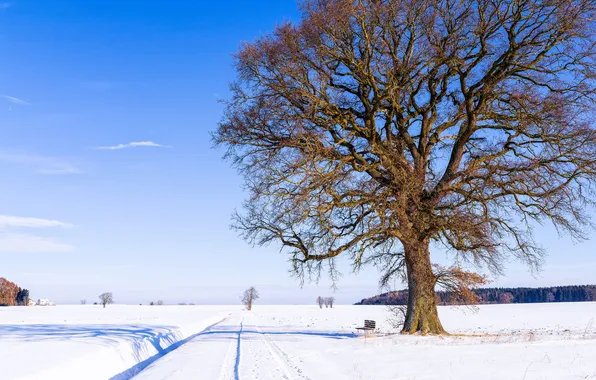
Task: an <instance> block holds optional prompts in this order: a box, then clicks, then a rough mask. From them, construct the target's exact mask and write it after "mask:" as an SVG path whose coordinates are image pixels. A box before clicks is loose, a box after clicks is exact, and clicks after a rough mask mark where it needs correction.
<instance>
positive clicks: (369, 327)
mask: <svg viewBox="0 0 596 380" xmlns="http://www.w3.org/2000/svg"><path fill="white" fill-rule="evenodd" d="M376 328H377V322H376V321H373V320H370V319H365V320H364V327H356V330H364V332H365V333H368V332H369V331H375V329H376Z"/></svg>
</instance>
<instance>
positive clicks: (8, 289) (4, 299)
mask: <svg viewBox="0 0 596 380" xmlns="http://www.w3.org/2000/svg"><path fill="white" fill-rule="evenodd" d="M28 304H29V290H27V289H21V288H20V287H18V286H17V284H15V283H14V282H11V281H8V280H7V279H5V278H4V277H0V306H27V305H28Z"/></svg>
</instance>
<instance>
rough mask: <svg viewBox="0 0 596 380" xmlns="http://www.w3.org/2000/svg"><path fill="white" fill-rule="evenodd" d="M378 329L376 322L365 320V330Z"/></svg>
mask: <svg viewBox="0 0 596 380" xmlns="http://www.w3.org/2000/svg"><path fill="white" fill-rule="evenodd" d="M376 327H377V322H376V321H372V320H370V319H365V320H364V328H365V329H375V328H376Z"/></svg>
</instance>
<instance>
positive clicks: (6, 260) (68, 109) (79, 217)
mask: <svg viewBox="0 0 596 380" xmlns="http://www.w3.org/2000/svg"><path fill="white" fill-rule="evenodd" d="M298 19H299V13H298V9H297V5H296V2H295V1H294V0H274V1H240V0H236V1H227V2H213V1H209V2H207V1H200V0H199V1H189V0H188V1H187V0H171V1H146V0H88V1H72V0H14V1H8V2H2V1H0V51H2V57H1V58H0V176H1V177H0V178H2V185H1V186H0V276H2V277H6V278H7V279H9V280H11V281H13V282H16V283H17V284H18V285H20V286H21V287H23V288H27V289H29V290H30V292H31V296H32V298H35V299H37V298H48V299H51V300H53V301H55V302H57V303H78V302H79V300H82V299H86V300H87V302H93V301H96V300H97V295H98V294H100V293H102V292H106V291H111V292H113V294H114V298H115V301H116V302H117V303H131V304H135V303H143V304H146V303H148V302H150V301H152V300H153V301H154V300H157V299H161V300H164V302H166V303H178V302H193V303H197V304H234V303H238V301H239V296H240V293H241V292H242V291H243V290H244V289H245V288H246V287H248V286H250V285H254V286H256V287H257V289H259V290H260V293H261V300H260V302H261V303H270V304H308V303H313V302H314V299H315V298H316V296H318V295H333V296H335V298H336V299H337V302H338V303H353V302H357V301H359V300H360V299H361V298H364V297H367V296H371V295H374V294H377V293H379V291H380V290H379V288H378V277H379V275H378V272H377V270H376V269H375V268H366V269H364V270H362V271H360V272H359V273H356V274H354V273H352V272H351V269H350V266H349V265H348V263H347V262H340V269H341V271H342V273H343V276H342V277H341V278H340V279H339V282H338V283H337V289H332V288H331V287H330V282H329V281H328V280H327V279H325V278H323V279H322V280H321V281H320V282H319V283H318V284H316V283H308V282H307V283H305V284H304V286H303V287H301V286H300V282H299V281H298V280H297V279H295V278H292V277H290V275H289V272H288V270H289V268H290V265H289V263H288V261H287V259H288V257H287V256H286V255H284V254H283V253H280V251H279V247H278V246H275V245H272V246H268V247H252V246H250V245H249V244H247V243H246V242H244V241H243V240H242V239H241V238H240V237H238V236H237V233H236V232H235V231H233V230H230V228H229V226H230V215H231V214H232V213H233V211H234V210H235V209H239V208H240V207H241V204H242V201H243V199H244V198H245V197H246V194H245V193H244V192H243V188H242V178H241V177H240V176H239V175H238V174H237V173H236V171H235V170H234V169H233V168H231V167H230V164H229V162H226V161H223V160H222V155H223V151H222V149H215V148H213V144H212V142H211V137H210V135H209V133H210V132H212V131H214V130H215V129H216V128H217V123H218V122H219V121H220V120H221V117H222V110H223V106H222V104H221V103H220V102H218V100H222V99H226V97H227V96H229V92H228V86H229V83H230V82H231V81H233V80H234V77H235V71H234V67H233V57H232V56H233V54H234V53H235V52H236V51H238V49H239V47H240V45H241V43H243V42H250V41H254V40H255V39H256V38H258V37H259V36H262V35H264V34H266V33H268V32H270V31H271V30H272V29H273V28H274V27H275V25H277V24H279V23H282V22H286V21H296V20H298ZM535 233H536V237H537V240H538V241H539V242H541V243H542V245H543V246H544V247H545V248H546V249H547V252H548V254H549V257H548V258H547V260H546V264H545V266H544V268H543V271H542V272H540V273H539V274H534V275H532V274H531V273H529V272H528V270H527V269H526V268H524V267H523V266H522V265H521V264H519V263H515V262H511V263H509V264H508V266H507V268H508V269H507V271H506V274H505V276H503V277H500V278H495V279H494V282H493V283H492V284H491V285H494V286H551V285H563V284H585V283H596V279H595V277H596V276H595V273H596V257H594V256H593V255H592V252H593V248H594V242H592V241H587V242H583V243H579V244H577V243H574V242H572V241H571V240H570V239H569V238H565V237H559V236H558V235H557V233H556V231H554V230H553V229H552V228H551V227H548V226H544V227H542V226H537V227H536V231H535ZM592 236H593V234H592ZM446 255H447V254H446V253H444V252H442V251H440V250H434V251H433V258H434V259H435V260H436V261H438V262H448V261H447V258H448V257H447V256H446ZM395 287H397V288H400V287H401V284H399V283H396V284H395Z"/></svg>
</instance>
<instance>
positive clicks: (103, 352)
mask: <svg viewBox="0 0 596 380" xmlns="http://www.w3.org/2000/svg"><path fill="white" fill-rule="evenodd" d="M440 314H441V318H442V321H443V324H444V326H445V327H446V329H447V330H448V331H450V332H451V333H452V335H451V336H447V337H422V336H401V335H399V334H395V331H392V329H391V328H390V326H389V324H388V323H387V321H386V319H387V310H386V308H385V307H383V306H336V307H334V308H333V309H322V310H320V309H319V308H318V307H317V306H261V305H256V306H255V308H254V310H253V311H252V312H246V311H242V310H241V308H240V307H235V306H220V307H218V306H153V307H150V306H117V305H112V306H108V307H107V308H106V309H101V307H97V306H57V307H47V308H41V307H39V308H37V307H32V308H25V307H21V308H1V309H0V368H1V371H2V372H1V373H0V378H2V379H116V380H123V379H130V378H132V377H133V376H134V378H135V379H145V380H156V379H220V380H224V379H225V380H228V379H234V380H236V379H243V380H244V379H263V380H269V379H294V380H300V379H302V380H304V379H312V380H316V379H324V380H335V379H339V380H341V379H404V380H405V379H416V380H420V379H507V380H509V379H520V380H532V379H535V380H538V379H596V303H573V304H534V305H491V306H488V305H487V306H480V307H479V308H478V311H477V312H473V311H471V310H469V309H467V308H455V307H441V308H440ZM364 319H375V320H376V321H377V326H378V328H379V331H378V332H377V334H376V335H375V336H373V337H368V338H364V337H363V336H361V335H357V334H356V330H355V327H356V326H359V325H362V323H363V320H364Z"/></svg>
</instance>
